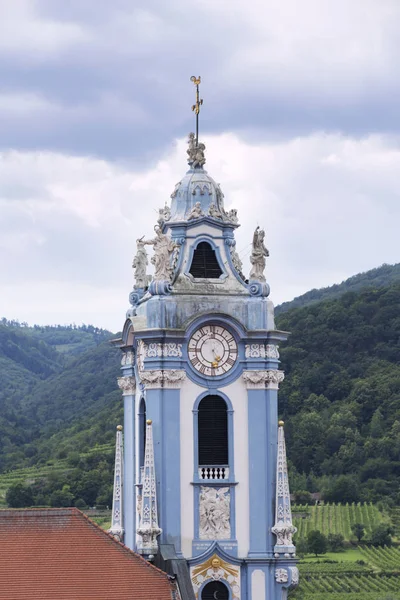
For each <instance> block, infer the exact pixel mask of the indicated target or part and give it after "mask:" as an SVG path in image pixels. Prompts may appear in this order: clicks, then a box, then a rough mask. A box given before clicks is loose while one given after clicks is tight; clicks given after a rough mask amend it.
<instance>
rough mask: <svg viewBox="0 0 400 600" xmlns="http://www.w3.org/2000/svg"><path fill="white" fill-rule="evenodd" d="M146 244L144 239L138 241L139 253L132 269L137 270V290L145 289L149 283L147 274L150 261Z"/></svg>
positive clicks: (137, 252)
mask: <svg viewBox="0 0 400 600" xmlns="http://www.w3.org/2000/svg"><path fill="white" fill-rule="evenodd" d="M144 244H145V242H144V241H143V237H141V238H140V239H139V240H136V248H137V251H136V256H135V258H134V259H133V263H132V268H133V269H135V289H144V288H145V287H147V285H148V282H149V278H148V275H147V273H146V267H147V265H148V264H149V261H148V259H147V252H146V249H145V247H144Z"/></svg>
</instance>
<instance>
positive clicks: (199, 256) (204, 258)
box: [189, 242, 222, 279]
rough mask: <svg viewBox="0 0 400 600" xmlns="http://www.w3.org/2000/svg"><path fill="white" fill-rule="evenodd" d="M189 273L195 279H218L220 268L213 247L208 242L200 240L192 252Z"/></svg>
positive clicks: (220, 273) (220, 272)
mask: <svg viewBox="0 0 400 600" xmlns="http://www.w3.org/2000/svg"><path fill="white" fill-rule="evenodd" d="M189 273H190V275H192V277H194V278H195V279H219V278H220V277H221V275H222V269H221V267H220V265H219V262H218V259H217V256H216V254H215V250H214V248H212V246H211V245H210V244H209V243H208V242H200V244H198V245H197V247H196V248H195V250H194V252H193V258H192V264H191V265H190V269H189Z"/></svg>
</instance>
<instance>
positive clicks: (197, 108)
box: [190, 75, 203, 146]
mask: <svg viewBox="0 0 400 600" xmlns="http://www.w3.org/2000/svg"><path fill="white" fill-rule="evenodd" d="M190 81H193V83H194V85H195V86H196V104H193V106H192V111H193V112H194V113H195V114H196V146H198V145H199V113H200V106H201V105H202V104H203V99H202V98H200V96H199V85H200V83H201V77H200V75H199V76H198V77H195V76H194V75H192V76H191V78H190Z"/></svg>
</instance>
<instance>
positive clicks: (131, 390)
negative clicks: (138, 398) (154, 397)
mask: <svg viewBox="0 0 400 600" xmlns="http://www.w3.org/2000/svg"><path fill="white" fill-rule="evenodd" d="M117 381H118V387H119V388H120V389H121V390H122V395H123V396H133V395H134V394H135V390H136V379H135V378H134V377H118V380H117Z"/></svg>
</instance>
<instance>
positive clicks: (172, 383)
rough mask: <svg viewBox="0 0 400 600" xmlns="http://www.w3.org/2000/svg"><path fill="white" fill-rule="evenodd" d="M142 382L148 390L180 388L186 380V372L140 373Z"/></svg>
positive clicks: (172, 370)
mask: <svg viewBox="0 0 400 600" xmlns="http://www.w3.org/2000/svg"><path fill="white" fill-rule="evenodd" d="M139 376H140V379H141V382H142V383H143V385H144V386H145V387H146V389H154V388H173V389H175V388H180V386H181V385H182V383H183V381H184V380H185V378H186V373H185V371H182V370H180V369H170V370H168V371H162V370H156V371H141V372H140V373H139Z"/></svg>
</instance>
